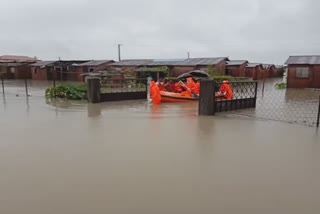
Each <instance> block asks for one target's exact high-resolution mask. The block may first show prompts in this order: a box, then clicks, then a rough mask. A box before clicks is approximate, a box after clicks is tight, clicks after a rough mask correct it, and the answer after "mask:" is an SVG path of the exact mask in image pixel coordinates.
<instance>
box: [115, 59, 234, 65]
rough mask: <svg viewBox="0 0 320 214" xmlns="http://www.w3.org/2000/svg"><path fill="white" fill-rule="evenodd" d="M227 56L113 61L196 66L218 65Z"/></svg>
mask: <svg viewBox="0 0 320 214" xmlns="http://www.w3.org/2000/svg"><path fill="white" fill-rule="evenodd" d="M224 60H228V58H227V57H216V58H190V59H177V60H153V59H132V60H122V61H121V62H116V63H112V64H111V65H114V66H164V65H168V66H196V65H216V64H218V63H220V62H222V61H224Z"/></svg>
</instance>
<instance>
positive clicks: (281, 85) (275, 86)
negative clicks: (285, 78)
mask: <svg viewBox="0 0 320 214" xmlns="http://www.w3.org/2000/svg"><path fill="white" fill-rule="evenodd" d="M274 88H275V89H279V90H280V89H286V88H287V84H285V83H284V82H280V83H277V84H275V85H274Z"/></svg>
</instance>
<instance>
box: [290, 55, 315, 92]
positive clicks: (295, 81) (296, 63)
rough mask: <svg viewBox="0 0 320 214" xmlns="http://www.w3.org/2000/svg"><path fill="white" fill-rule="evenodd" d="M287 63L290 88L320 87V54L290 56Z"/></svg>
mask: <svg viewBox="0 0 320 214" xmlns="http://www.w3.org/2000/svg"><path fill="white" fill-rule="evenodd" d="M285 64H286V65H288V67H287V87H288V88H320V56H316V55H314V56H311V55H310V56H290V57H289V58H288V60H287V61H286V62H285Z"/></svg>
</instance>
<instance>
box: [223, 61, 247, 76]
mask: <svg viewBox="0 0 320 214" xmlns="http://www.w3.org/2000/svg"><path fill="white" fill-rule="evenodd" d="M226 63H227V65H226V66H227V69H226V75H230V76H233V77H244V76H245V75H246V66H247V64H248V63H249V62H248V61H247V60H230V61H227V62H226Z"/></svg>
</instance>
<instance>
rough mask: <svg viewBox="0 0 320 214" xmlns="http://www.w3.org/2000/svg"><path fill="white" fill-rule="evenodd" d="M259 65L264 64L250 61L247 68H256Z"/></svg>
mask: <svg viewBox="0 0 320 214" xmlns="http://www.w3.org/2000/svg"><path fill="white" fill-rule="evenodd" d="M257 66H262V64H261V63H248V65H247V68H254V67H257Z"/></svg>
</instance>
